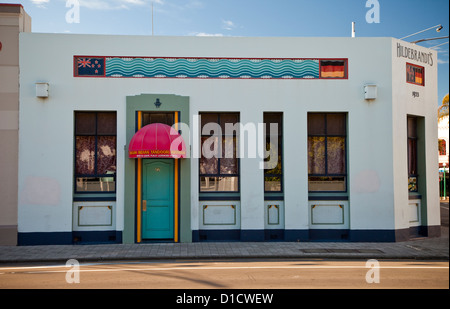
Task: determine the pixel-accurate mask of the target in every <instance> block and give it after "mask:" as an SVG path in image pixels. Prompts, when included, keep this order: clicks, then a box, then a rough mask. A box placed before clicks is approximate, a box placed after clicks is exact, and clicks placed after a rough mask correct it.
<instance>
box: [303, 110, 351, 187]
mask: <svg viewBox="0 0 450 309" xmlns="http://www.w3.org/2000/svg"><path fill="white" fill-rule="evenodd" d="M346 138H347V117H346V114H345V113H308V190H309V191H318V192H321V191H323V192H345V191H347V167H346V161H347V160H346V149H347V147H346Z"/></svg>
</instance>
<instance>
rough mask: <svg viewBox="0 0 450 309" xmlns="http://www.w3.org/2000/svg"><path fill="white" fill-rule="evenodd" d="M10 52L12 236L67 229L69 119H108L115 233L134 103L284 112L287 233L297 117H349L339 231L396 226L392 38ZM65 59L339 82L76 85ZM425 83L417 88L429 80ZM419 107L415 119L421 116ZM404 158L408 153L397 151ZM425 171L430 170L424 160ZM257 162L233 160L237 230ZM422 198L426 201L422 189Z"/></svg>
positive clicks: (297, 160)
mask: <svg viewBox="0 0 450 309" xmlns="http://www.w3.org/2000/svg"><path fill="white" fill-rule="evenodd" d="M20 44H21V49H20V64H21V77H20V84H21V89H20V100H21V104H20V141H21V142H20V151H19V161H20V170H19V231H20V232H38V231H71V230H72V182H73V147H74V146H73V145H74V141H73V111H74V110H116V111H117V117H118V126H117V150H118V152H117V153H118V156H117V162H118V166H117V209H116V216H115V218H116V219H117V222H116V223H115V226H116V229H117V230H122V229H123V203H124V192H123V190H124V183H123V179H124V170H123V169H124V168H123V162H124V160H126V154H125V152H124V151H123V147H124V146H125V145H127V143H128V142H129V141H127V140H126V139H125V98H126V96H129V95H137V94H141V93H161V94H166V93H167V94H177V95H183V96H189V97H190V104H191V105H190V112H191V117H192V116H193V115H196V114H198V113H199V112H202V111H238V112H240V119H241V122H242V123H244V124H245V123H248V122H262V119H263V112H264V111H283V112H284V125H285V128H284V177H285V201H284V207H285V208H284V210H285V228H286V229H308V228H309V223H310V222H309V215H308V183H307V123H306V119H307V112H313V111H315V112H316V111H326V112H348V122H349V125H348V153H349V160H348V173H349V182H348V187H349V195H350V196H349V211H350V214H349V217H350V220H351V221H350V224H349V227H350V228H351V229H393V228H394V226H395V227H397V226H400V225H398V224H397V225H395V224H394V196H395V197H397V196H398V195H397V194H394V189H397V188H400V187H401V186H400V185H399V183H401V182H402V181H403V179H395V181H394V173H393V167H394V166H396V162H397V161H401V162H403V161H404V160H405V158H406V154H405V153H403V152H404V151H403V150H398V149H396V147H397V136H396V135H395V134H400V133H401V134H403V133H402V132H401V128H400V127H397V122H396V121H392V117H393V116H396V115H397V113H398V112H399V111H397V110H396V109H395V110H394V113H393V109H392V100H393V98H394V99H395V101H394V102H396V108H402V107H401V106H403V105H404V104H406V102H403V101H402V100H400V97H401V95H400V94H399V93H398V92H396V93H395V96H394V94H393V90H392V86H395V87H399V84H401V82H398V83H393V81H392V76H394V77H395V78H397V75H401V74H403V71H401V72H396V70H400V69H401V68H400V67H399V64H397V63H396V62H395V61H396V59H393V55H392V53H393V51H394V47H393V43H392V40H391V39H390V38H231V37H225V38H209V37H206V38H205V37H202V38H200V37H158V36H156V37H142V36H96V35H70V34H38V33H32V34H21V37H20ZM74 55H98V56H167V57H242V58H246V57H248V58H257V57H262V58H289V57H292V58H348V59H349V79H348V80H195V79H183V80H179V79H133V78H128V79H114V78H74V77H73V56H74ZM393 62H394V63H395V64H396V67H395V68H393V67H392V63H393ZM430 73H432V72H430ZM433 74H434V73H432V74H429V75H427V78H433V77H432V75H433ZM38 81H46V82H49V84H50V97H49V98H48V99H45V100H44V99H38V98H36V96H35V90H34V89H35V87H34V84H35V82H38ZM402 81H403V79H402ZM365 83H375V84H377V86H378V98H377V99H376V100H374V101H373V102H368V101H366V100H364V90H363V86H364V84H365ZM430 84H431V81H430ZM430 92H432V91H430ZM429 96H430V97H431V96H432V95H431V94H430V95H429ZM426 97H427V96H425V95H424V98H426ZM427 108H428V107H424V108H423V110H422V109H421V112H423V113H426V114H427V115H428V114H429V113H430V112H429V111H428V109H427ZM435 110H436V109H435V108H434V109H433V112H434V113H435ZM431 125H432V124H430V126H431ZM393 126H396V127H395V128H393ZM393 129H394V130H395V131H394V136H393V133H392V130H393ZM398 132H400V133H398ZM430 134H432V133H431V132H430ZM431 138H433V135H430V140H431ZM400 139H402V138H400ZM398 142H402V143H403V141H398ZM405 142H406V141H405ZM430 143H431V142H430ZM435 144H436V143H435V142H433V145H435ZM404 148H405V151H406V146H405V147H404ZM435 148H436V147H435ZM393 153H394V155H395V156H394V157H393V156H392V154H393ZM427 160H430V161H429V162H430V166H432V158H427ZM394 161H395V162H394ZM259 162H260V159H242V160H241V201H240V204H241V209H240V212H241V228H242V229H263V228H264V190H263V170H260V169H259ZM427 166H428V165H427ZM402 168H403V169H404V167H402ZM191 170H192V175H191V180H192V183H191V190H192V192H191V203H192V205H191V207H192V211H191V217H192V228H193V229H197V228H198V226H199V213H200V212H199V207H200V204H199V202H198V160H191ZM436 170H437V169H436ZM431 174H432V173H430V175H431ZM405 175H406V173H405ZM436 179H437V176H436ZM394 182H395V183H394ZM430 183H431V182H430ZM402 190H403V191H404V192H405V193H404V194H403V195H405V194H407V192H406V189H405V188H404V187H402ZM430 190H434V187H433V186H432V185H431V184H430ZM42 192H46V194H42ZM403 195H402V199H403V198H404V196H403ZM430 195H431V194H430ZM396 201H397V200H396ZM406 204H407V203H406Z"/></svg>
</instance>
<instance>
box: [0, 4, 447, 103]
mask: <svg viewBox="0 0 450 309" xmlns="http://www.w3.org/2000/svg"><path fill="white" fill-rule="evenodd" d="M71 1H78V3H79V4H80V15H79V17H80V20H79V21H80V22H79V23H67V21H66V13H67V11H69V10H70V8H68V7H66V3H67V2H68V0H25V1H8V0H0V2H2V3H21V4H22V5H23V6H24V8H25V10H26V11H27V13H28V14H29V15H30V16H31V17H32V20H33V32H51V33H53V32H56V33H92V34H120V35H151V34H152V2H153V16H154V18H153V20H154V28H153V31H154V34H155V35H170V36H174V35H177V36H194V35H216V36H258V37H261V36H275V37H278V36H288V37H307V36H315V37H349V36H351V23H352V22H355V23H356V36H357V37H395V38H401V37H404V36H407V35H409V34H412V33H415V32H418V31H420V30H423V29H426V28H430V27H432V26H434V25H438V24H442V25H443V26H444V28H443V29H442V30H441V32H439V33H437V32H436V31H435V30H433V29H432V30H429V31H426V32H424V33H421V34H418V35H415V36H413V37H411V38H408V39H406V41H414V40H419V39H422V38H434V37H441V36H448V33H449V27H450V25H449V1H448V0H426V1H425V0H370V1H373V2H377V3H378V4H379V17H380V20H379V23H368V22H367V21H366V13H367V12H368V11H369V10H370V9H371V8H372V7H366V2H367V0H277V1H274V0H272V1H270V0H71ZM448 41H449V40H448V39H444V40H435V41H428V42H423V43H419V45H422V46H426V47H433V46H435V45H438V44H441V43H445V42H447V44H444V45H441V46H438V47H435V48H436V49H437V50H438V66H439V67H438V74H439V85H438V98H439V102H438V103H439V104H440V102H441V101H442V98H443V97H444V95H445V94H447V93H448V92H449V90H448V89H449V86H448V84H449V44H448Z"/></svg>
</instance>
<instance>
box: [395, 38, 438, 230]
mask: <svg viewBox="0 0 450 309" xmlns="http://www.w3.org/2000/svg"><path fill="white" fill-rule="evenodd" d="M397 43H400V44H401V45H402V46H406V47H409V48H412V49H414V50H417V51H420V52H425V53H427V54H428V53H431V54H432V58H433V62H434V63H433V65H430V64H427V63H423V62H420V61H417V60H414V59H409V58H404V57H397ZM407 62H408V63H411V64H415V65H419V66H422V67H424V68H425V86H419V85H413V84H409V83H406V63H407ZM413 91H414V92H418V93H419V97H413V95H412V92H413ZM392 100H393V105H392V115H393V118H392V124H393V134H392V136H393V145H394V148H393V149H394V153H393V157H394V166H393V167H394V184H393V185H394V192H395V196H394V201H395V228H396V229H402V228H408V227H409V215H408V214H409V208H408V190H407V188H406V187H405V186H407V183H408V159H407V158H408V152H407V131H406V130H407V115H412V116H420V117H425V134H426V137H425V138H426V145H425V151H426V154H425V156H426V158H425V164H426V168H427V171H426V175H419V177H426V180H427V188H426V191H427V196H426V205H427V220H428V222H427V224H426V225H440V224H441V223H440V209H439V207H440V206H439V182H438V180H439V175H438V166H439V165H438V151H437V140H438V136H437V132H438V130H437V105H438V102H439V100H438V97H437V52H436V51H435V50H432V49H428V48H424V47H421V46H418V45H415V44H410V43H407V42H404V41H400V40H397V39H392ZM423 198H425V197H423ZM422 205H423V203H422Z"/></svg>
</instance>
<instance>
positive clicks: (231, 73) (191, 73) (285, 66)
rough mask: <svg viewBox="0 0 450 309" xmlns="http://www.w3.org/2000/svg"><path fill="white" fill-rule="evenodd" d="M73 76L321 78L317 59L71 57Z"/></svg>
mask: <svg viewBox="0 0 450 309" xmlns="http://www.w3.org/2000/svg"><path fill="white" fill-rule="evenodd" d="M343 61H344V60H343ZM74 76H76V77H111V78H194V79H211V78H212V79H318V78H320V77H321V76H320V60H319V59H300V58H298V59H290V58H289V59H288V58H285V59H256V58H250V59H243V58H163V57H160V58H151V57H141V58H136V57H131V58H130V57H89V56H74Z"/></svg>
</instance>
